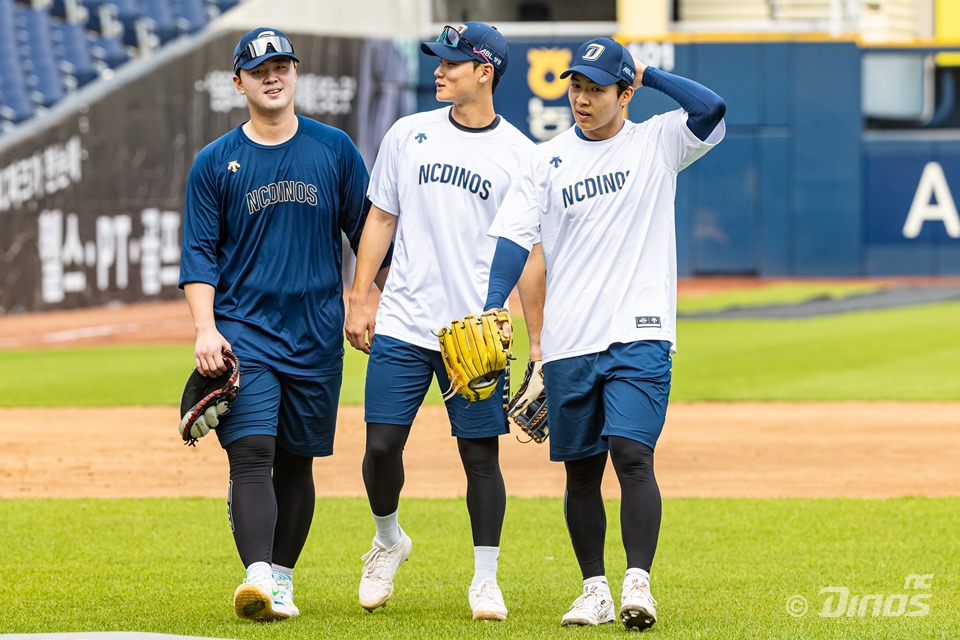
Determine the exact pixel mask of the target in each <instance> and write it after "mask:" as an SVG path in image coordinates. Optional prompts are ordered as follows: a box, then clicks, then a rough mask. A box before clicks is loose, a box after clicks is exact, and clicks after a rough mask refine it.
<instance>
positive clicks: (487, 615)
mask: <svg viewBox="0 0 960 640" xmlns="http://www.w3.org/2000/svg"><path fill="white" fill-rule="evenodd" d="M473 619H474V620H506V619H507V614H506V613H501V612H500V611H493V610H492V609H479V610H477V611H474V612H473Z"/></svg>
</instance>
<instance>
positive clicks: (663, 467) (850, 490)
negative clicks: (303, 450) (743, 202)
mask: <svg viewBox="0 0 960 640" xmlns="http://www.w3.org/2000/svg"><path fill="white" fill-rule="evenodd" d="M807 282H809V281H807ZM891 282H892V281H891ZM937 282H938V281H937V280H932V279H931V280H930V282H929V284H937ZM910 283H911V284H918V283H925V281H920V280H917V279H911V280H910ZM769 284H770V281H759V280H755V279H729V278H728V279H709V280H705V281H703V280H693V281H688V282H686V283H683V282H682V283H681V286H680V293H681V295H685V294H686V295H705V294H708V293H711V292H715V291H721V290H731V289H736V288H747V287H752V286H764V285H769ZM884 284H886V282H884ZM514 304H516V302H515V301H514ZM518 306H519V305H517V306H516V307H514V308H515V309H516V308H518ZM193 339H194V333H193V324H192V322H191V320H190V314H189V310H188V309H187V307H186V304H185V303H184V302H182V301H178V302H163V303H149V304H141V305H129V306H121V307H116V308H109V307H108V308H96V309H82V310H76V311H66V312H57V313H44V314H32V315H27V316H7V317H0V349H2V348H4V347H5V348H43V347H64V346H94V345H119V344H159V343H167V344H183V343H192V342H193ZM0 354H2V351H0ZM178 421H179V420H178V416H177V410H176V408H175V407H140V408H135V407H118V408H93V409H88V408H84V409H78V408H68V409H32V408H31V409H0V425H2V428H0V498H40V497H152V496H155V497H178V496H211V497H223V496H224V495H225V493H226V483H227V462H226V456H225V454H224V453H223V451H222V450H221V449H220V447H219V445H218V444H217V442H216V440H215V438H213V437H209V438H206V439H204V440H202V441H200V443H199V445H198V446H197V447H196V448H188V447H184V446H183V445H182V444H181V442H180V440H179V437H178V436H177V433H176V424H177V423H178ZM363 441H364V426H363V412H362V408H360V407H341V408H340V415H339V420H338V431H337V440H336V448H335V453H334V455H333V456H332V457H330V458H324V459H318V460H317V461H316V463H315V476H316V480H317V494H318V495H319V496H362V495H364V490H363V482H362V478H361V476H360V463H361V460H362V456H363ZM500 442H501V460H502V466H503V469H504V477H505V480H506V485H507V492H508V494H509V495H514V496H562V495H563V475H564V474H563V466H562V465H561V464H558V463H551V462H549V460H548V450H547V446H546V445H543V446H541V445H536V444H533V443H529V444H522V443H520V442H518V441H517V439H516V437H515V436H514V435H510V436H506V437H504V438H501V440H500ZM405 460H406V469H407V477H406V485H405V488H404V495H405V496H408V497H413V496H420V497H455V496H462V495H464V493H465V489H466V481H465V479H464V476H463V471H462V469H461V468H460V463H459V457H458V454H457V447H456V441H455V440H454V439H453V438H451V437H450V435H449V424H448V423H447V419H446V413H445V412H444V410H443V407H439V406H425V407H423V408H422V409H421V411H420V414H419V416H418V417H417V421H416V422H415V424H414V428H413V432H412V435H411V437H410V441H409V443H408V445H407V448H406V451H405ZM957 460H960V403H904V402H896V403H894V402H845V403H687V404H685V403H673V404H671V405H670V409H669V412H668V415H667V424H666V427H665V428H664V432H663V436H662V437H661V439H660V443H659V445H658V447H657V477H658V480H659V483H660V487H661V490H662V492H663V495H664V496H667V497H685V496H703V497H764V498H766V497H864V498H866V497H870V498H874V497H893V496H908V495H921V496H948V495H953V496H956V495H960V476H958V474H957V473H956V461H957ZM604 495H606V496H607V497H611V498H612V497H617V496H618V495H619V490H618V487H617V482H616V477H615V475H614V474H613V470H612V469H610V468H608V471H607V473H606V476H605V479H604Z"/></svg>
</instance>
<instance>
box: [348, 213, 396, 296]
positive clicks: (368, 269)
mask: <svg viewBox="0 0 960 640" xmlns="http://www.w3.org/2000/svg"><path fill="white" fill-rule="evenodd" d="M396 228H397V217H396V216H394V215H390V214H389V213H387V212H386V211H383V210H382V209H379V208H378V207H376V206H373V207H370V213H369V214H368V215H367V221H366V224H365V225H364V227H363V235H362V236H360V247H359V248H358V249H357V268H356V271H355V272H354V276H353V290H352V291H351V293H350V301H351V302H352V303H357V304H366V303H367V299H368V298H369V296H370V287H371V286H372V285H373V283H374V280H380V279H381V278H380V275H381V274H382V276H383V277H382V280H383V281H386V272H387V270H386V268H381V266H382V265H383V261H384V258H386V256H387V252H388V251H389V250H390V243H391V242H393V233H394V231H395V230H396ZM377 284H378V286H380V285H381V284H382V282H378V283H377Z"/></svg>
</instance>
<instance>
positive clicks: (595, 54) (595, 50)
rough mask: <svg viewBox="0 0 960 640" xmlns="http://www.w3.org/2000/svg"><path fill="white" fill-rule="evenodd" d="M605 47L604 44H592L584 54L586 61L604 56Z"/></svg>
mask: <svg viewBox="0 0 960 640" xmlns="http://www.w3.org/2000/svg"><path fill="white" fill-rule="evenodd" d="M605 48H606V47H604V46H603V45H602V44H592V45H590V46H589V47H587V52H586V53H585V54H583V59H584V60H591V61H592V60H596V59H597V58H599V57H600V56H601V55H602V54H603V50H604V49H605Z"/></svg>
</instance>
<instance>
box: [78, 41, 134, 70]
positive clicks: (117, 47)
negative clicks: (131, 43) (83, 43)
mask: <svg viewBox="0 0 960 640" xmlns="http://www.w3.org/2000/svg"><path fill="white" fill-rule="evenodd" d="M87 43H88V46H89V49H90V55H92V56H93V58H94V59H95V60H100V61H102V62H103V63H104V64H106V65H107V66H108V67H110V68H111V69H116V68H117V67H119V66H120V65H122V64H124V63H125V62H127V61H128V60H129V59H130V54H129V53H127V49H126V47H125V46H124V44H123V41H122V40H121V39H120V38H104V37H102V36H96V35H92V34H88V35H87Z"/></svg>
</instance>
